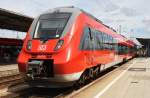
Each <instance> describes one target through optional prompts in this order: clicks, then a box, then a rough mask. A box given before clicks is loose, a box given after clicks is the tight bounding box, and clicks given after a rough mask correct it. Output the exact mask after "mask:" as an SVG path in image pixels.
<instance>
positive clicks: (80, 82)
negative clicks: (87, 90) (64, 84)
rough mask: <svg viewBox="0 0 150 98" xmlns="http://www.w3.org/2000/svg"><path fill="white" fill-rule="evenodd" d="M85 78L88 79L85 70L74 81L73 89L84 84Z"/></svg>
mask: <svg viewBox="0 0 150 98" xmlns="http://www.w3.org/2000/svg"><path fill="white" fill-rule="evenodd" d="M87 79H88V74H87V71H85V72H84V73H83V74H82V75H81V77H80V79H79V80H78V81H76V83H75V84H74V87H75V89H79V88H81V87H82V86H84V85H85V84H86V82H87Z"/></svg>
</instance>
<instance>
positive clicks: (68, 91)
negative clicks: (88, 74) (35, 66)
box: [0, 62, 130, 98]
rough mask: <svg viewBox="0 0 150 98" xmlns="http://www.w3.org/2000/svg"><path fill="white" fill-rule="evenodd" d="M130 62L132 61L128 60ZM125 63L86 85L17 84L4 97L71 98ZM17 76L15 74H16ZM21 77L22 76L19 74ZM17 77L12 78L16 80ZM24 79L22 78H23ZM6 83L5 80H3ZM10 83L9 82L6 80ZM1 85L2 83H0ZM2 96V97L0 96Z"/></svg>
mask: <svg viewBox="0 0 150 98" xmlns="http://www.w3.org/2000/svg"><path fill="white" fill-rule="evenodd" d="M128 63H130V62H128ZM122 65H124V64H119V65H116V66H114V67H111V68H109V69H107V70H105V71H103V72H102V73H100V74H99V75H98V76H97V78H95V79H92V80H90V81H88V82H87V83H86V84H85V85H82V86H80V87H79V88H78V89H77V88H74V87H67V88H31V87H29V86H28V85H26V84H25V83H23V82H22V84H19V85H20V86H19V85H16V86H13V87H12V89H13V90H12V92H11V93H8V94H6V96H3V97H2V98H64V97H67V98H70V97H72V96H74V95H75V94H77V93H79V92H82V90H84V89H86V88H87V87H89V86H91V85H92V84H94V83H95V81H96V80H97V79H99V78H105V77H107V74H111V72H113V71H115V69H118V67H120V66H122ZM14 77H15V76H14ZM19 77H20V76H19ZM19 77H17V76H16V79H18V80H19V81H20V78H19ZM14 80H15V79H12V81H14ZM18 80H17V81H18ZM21 81H22V79H21ZM3 83H4V82H3ZM5 83H8V82H5ZM0 85H1V83H0ZM0 98H1V97H0Z"/></svg>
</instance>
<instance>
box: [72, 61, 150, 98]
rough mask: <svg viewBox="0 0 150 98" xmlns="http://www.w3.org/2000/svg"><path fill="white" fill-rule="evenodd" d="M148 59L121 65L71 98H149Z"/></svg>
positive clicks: (149, 63)
mask: <svg viewBox="0 0 150 98" xmlns="http://www.w3.org/2000/svg"><path fill="white" fill-rule="evenodd" d="M149 91H150V58H135V59H133V60H131V61H129V62H127V63H126V64H123V65H122V66H120V67H119V68H117V69H115V70H114V71H112V72H110V73H108V74H107V75H106V76H104V77H101V78H99V79H98V80H96V82H95V83H93V84H92V85H90V86H89V87H86V88H85V89H84V90H82V91H81V92H80V93H78V94H76V95H75V96H72V98H82V97H83V96H84V98H150V92H149Z"/></svg>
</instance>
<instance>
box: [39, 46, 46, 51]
mask: <svg viewBox="0 0 150 98" xmlns="http://www.w3.org/2000/svg"><path fill="white" fill-rule="evenodd" d="M46 49H47V46H46V45H39V47H38V50H40V51H45V50H46Z"/></svg>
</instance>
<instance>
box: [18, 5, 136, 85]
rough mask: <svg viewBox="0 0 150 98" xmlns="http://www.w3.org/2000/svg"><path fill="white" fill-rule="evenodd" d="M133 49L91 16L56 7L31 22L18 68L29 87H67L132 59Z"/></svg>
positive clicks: (124, 39)
mask: <svg viewBox="0 0 150 98" xmlns="http://www.w3.org/2000/svg"><path fill="white" fill-rule="evenodd" d="M134 49H135V43H133V42H132V41H129V40H128V39H126V38H125V37H123V36H121V35H119V34H117V33H116V32H115V31H114V30H112V29H111V28H109V27H108V26H106V25H104V24H103V23H102V22H101V21H99V20H98V19H96V18H95V17H93V16H92V15H90V14H88V13H86V12H84V11H83V10H81V9H78V8H75V7H60V8H55V9H53V10H50V11H48V12H46V13H44V14H41V15H40V16H39V17H37V18H36V19H35V20H34V21H33V23H32V25H31V27H30V29H29V31H28V33H27V36H26V38H25V40H24V44H23V48H22V50H21V52H20V55H19V57H18V66H19V71H20V72H21V73H22V74H24V75H26V76H27V79H30V80H32V84H35V85H41V86H45V85H46V86H48V85H49V86H52V85H53V86H69V85H73V84H74V83H76V82H77V81H78V82H79V83H83V82H84V81H85V80H86V79H88V78H93V77H94V76H95V75H97V73H99V72H101V71H103V70H104V69H106V68H108V67H111V66H113V65H116V64H118V63H121V62H123V61H126V60H128V59H130V58H132V57H133V56H134V55H135V52H134Z"/></svg>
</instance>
